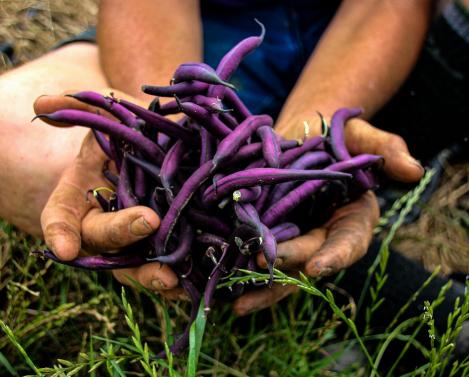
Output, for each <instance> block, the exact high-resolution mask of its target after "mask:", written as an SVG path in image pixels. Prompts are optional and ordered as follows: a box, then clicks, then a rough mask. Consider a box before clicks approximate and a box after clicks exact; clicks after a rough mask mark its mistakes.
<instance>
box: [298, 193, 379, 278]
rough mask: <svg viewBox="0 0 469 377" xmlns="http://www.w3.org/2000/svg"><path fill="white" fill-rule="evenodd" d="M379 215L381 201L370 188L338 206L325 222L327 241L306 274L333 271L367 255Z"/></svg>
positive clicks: (317, 274) (322, 273)
mask: <svg viewBox="0 0 469 377" xmlns="http://www.w3.org/2000/svg"><path fill="white" fill-rule="evenodd" d="M378 219H379V208H378V203H377V201H376V198H375V196H374V194H373V193H372V192H371V191H368V192H366V193H365V194H363V195H362V196H361V197H360V198H359V199H358V200H356V201H355V202H353V203H350V204H348V205H346V206H344V207H342V208H340V209H338V210H337V211H336V212H335V213H334V215H333V217H332V219H331V220H330V221H329V222H328V224H326V226H325V227H326V228H328V233H327V238H326V241H325V242H324V244H323V245H322V246H321V248H320V249H319V250H318V251H317V252H316V253H315V254H314V255H313V256H312V258H311V259H310V260H309V262H308V263H307V264H306V268H305V271H306V274H307V275H309V276H323V275H331V274H334V273H335V272H337V271H339V270H341V269H344V268H346V267H349V266H350V265H352V264H353V263H355V262H356V261H357V260H358V259H360V258H361V257H362V256H363V255H365V253H366V251H367V249H368V246H369V244H370V242H371V238H372V235H373V228H374V227H375V225H376V224H377V223H378Z"/></svg>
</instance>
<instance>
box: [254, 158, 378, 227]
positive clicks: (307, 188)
mask: <svg viewBox="0 0 469 377" xmlns="http://www.w3.org/2000/svg"><path fill="white" fill-rule="evenodd" d="M381 159H382V157H381V156H374V155H366V154H362V155H359V156H356V157H352V158H351V159H349V160H347V161H341V162H337V163H335V164H332V165H330V166H328V167H327V168H326V171H341V172H353V171H355V170H358V169H364V168H366V167H368V166H370V165H373V164H375V163H376V162H377V161H379V160H381ZM326 183H327V181H325V180H317V181H310V182H305V183H303V184H301V185H300V186H298V187H297V188H295V189H294V190H292V191H290V192H289V193H288V194H287V195H285V196H284V197H283V198H282V199H280V200H279V201H278V202H275V203H273V205H272V206H271V207H270V208H269V209H268V210H267V211H265V212H264V213H263V215H262V217H261V220H262V222H263V223H264V224H265V225H266V226H268V227H272V226H273V225H275V224H277V223H278V221H280V219H281V218H282V217H283V216H285V215H287V214H288V213H289V212H290V211H292V210H293V209H294V208H296V207H297V206H298V205H299V204H300V203H301V202H303V201H304V200H305V199H307V198H308V197H310V196H311V195H312V194H313V193H314V192H316V191H317V190H318V189H320V188H321V187H322V186H324V185H325V184H326Z"/></svg>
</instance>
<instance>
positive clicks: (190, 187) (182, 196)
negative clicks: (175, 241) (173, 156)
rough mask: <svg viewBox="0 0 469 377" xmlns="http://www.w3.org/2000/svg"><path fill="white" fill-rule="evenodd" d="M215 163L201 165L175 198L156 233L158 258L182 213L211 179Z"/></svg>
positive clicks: (209, 162)
mask: <svg viewBox="0 0 469 377" xmlns="http://www.w3.org/2000/svg"><path fill="white" fill-rule="evenodd" d="M212 169H213V162H212V161H207V162H206V163H205V164H203V165H201V166H200V167H199V168H198V169H197V170H196V171H195V172H194V173H193V174H192V175H191V176H190V177H189V178H188V179H187V180H186V181H185V182H184V184H183V186H182V187H181V189H180V190H179V192H178V193H177V195H176V196H175V197H174V200H173V202H172V203H171V205H170V207H169V209H168V212H167V213H166V215H165V216H164V217H163V219H162V220H161V224H160V227H159V228H158V230H157V231H156V233H155V237H154V248H155V252H156V255H157V256H160V255H164V254H165V250H166V245H167V243H168V240H169V237H170V236H171V233H172V231H173V228H174V226H175V225H176V223H177V221H178V219H179V216H180V214H181V212H182V211H183V210H184V208H185V207H186V205H187V203H188V202H189V200H190V199H191V198H192V196H193V195H194V192H195V191H196V190H197V189H198V188H199V187H200V186H201V185H202V184H203V183H204V182H205V181H206V180H207V179H208V178H209V177H210V175H211V173H212Z"/></svg>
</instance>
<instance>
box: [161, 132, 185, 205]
mask: <svg viewBox="0 0 469 377" xmlns="http://www.w3.org/2000/svg"><path fill="white" fill-rule="evenodd" d="M186 150H187V148H186V144H184V142H183V141H182V140H178V141H176V142H175V143H174V144H173V146H172V147H171V148H170V149H169V151H168V153H166V156H165V158H164V160H163V165H162V166H161V170H160V179H161V184H162V185H163V187H164V189H165V190H166V197H167V199H168V203H171V201H172V200H173V197H174V195H173V191H172V190H173V188H174V186H175V178H176V175H177V172H178V169H179V167H180V165H181V161H182V158H183V157H184V154H185V152H186Z"/></svg>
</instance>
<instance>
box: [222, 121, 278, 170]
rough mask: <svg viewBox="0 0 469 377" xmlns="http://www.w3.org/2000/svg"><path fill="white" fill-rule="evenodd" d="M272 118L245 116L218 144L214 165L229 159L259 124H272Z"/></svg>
mask: <svg viewBox="0 0 469 377" xmlns="http://www.w3.org/2000/svg"><path fill="white" fill-rule="evenodd" d="M272 124H273V120H272V118H271V117H270V116H268V115H253V116H251V117H250V118H246V120H245V121H243V122H242V123H241V124H240V125H239V126H238V127H237V128H236V129H235V130H233V131H232V132H231V133H230V134H229V135H228V136H226V137H225V138H224V139H223V140H222V141H221V142H220V144H218V148H217V152H216V153H215V156H214V157H213V163H214V165H215V166H217V165H218V164H220V163H221V162H224V161H225V160H227V159H229V158H230V157H231V156H232V155H234V154H235V153H236V151H237V150H238V149H239V148H240V147H241V145H242V144H244V143H245V142H246V140H247V139H248V138H249V137H250V136H251V135H252V134H253V132H255V131H256V130H257V129H258V128H259V127H261V126H272Z"/></svg>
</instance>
